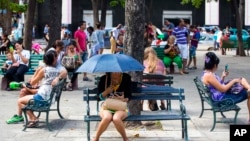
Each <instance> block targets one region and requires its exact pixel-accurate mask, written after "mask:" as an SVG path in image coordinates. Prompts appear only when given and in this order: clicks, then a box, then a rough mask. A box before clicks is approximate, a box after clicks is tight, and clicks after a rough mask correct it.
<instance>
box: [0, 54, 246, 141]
mask: <svg viewBox="0 0 250 141" xmlns="http://www.w3.org/2000/svg"><path fill="white" fill-rule="evenodd" d="M205 53H206V51H197V61H198V62H197V64H198V65H197V67H198V69H197V70H190V73H189V74H188V75H182V76H181V75H179V74H173V76H174V85H173V87H176V88H184V89H185V96H186V99H185V101H184V104H185V106H186V109H187V114H188V115H190V116H191V120H190V121H188V135H189V140H190V141H229V125H228V124H217V125H216V128H215V130H214V131H213V132H210V128H211V127H212V123H213V116H212V112H211V111H205V113H204V115H203V117H202V118H199V117H198V116H199V114H200V111H201V103H200V98H199V95H198V92H197V89H196V87H195V85H194V83H193V78H194V77H195V76H200V75H201V72H202V68H203V60H204V59H203V58H204V54H205ZM216 53H217V54H218V56H219V57H220V60H221V61H220V66H219V70H218V73H220V72H222V70H223V69H224V65H225V64H229V71H230V76H229V78H228V79H232V78H235V77H245V78H247V79H248V80H250V76H249V63H248V61H249V59H250V58H249V56H248V57H235V56H234V54H235V51H229V52H227V54H228V55H226V56H221V55H220V52H216ZM176 70H177V68H176ZM96 75H101V74H96ZM89 76H90V77H91V79H92V80H93V78H94V75H91V74H89ZM28 77H30V76H26V78H25V79H26V80H28ZM78 81H79V90H75V91H64V92H63V94H62V97H61V103H60V108H61V113H62V114H63V116H64V117H65V119H59V117H58V115H57V113H56V112H51V113H50V123H51V125H52V128H53V129H54V130H53V131H52V132H49V131H48V130H47V129H46V128H45V127H46V126H45V125H43V124H40V126H39V128H31V129H27V131H26V132H23V131H22V129H23V124H11V125H8V124H6V122H5V121H6V120H7V119H9V118H10V117H12V116H13V115H14V114H16V109H17V108H16V107H17V104H16V101H17V98H18V91H0V107H1V109H0V117H1V118H0V133H1V134H0V139H1V141H34V140H35V141H44V140H48V141H78V140H79V141H80V140H81V141H86V140H87V138H86V136H87V135H86V124H85V123H84V121H83V115H84V114H85V113H86V111H85V110H86V104H85V103H84V102H83V99H82V97H83V91H82V90H83V88H84V87H94V81H92V82H85V81H82V75H79V77H78ZM172 104H173V106H172V107H173V108H179V105H178V102H172ZM95 105H96V103H91V107H92V109H94V111H92V113H93V114H95V113H96V111H95ZM144 106H145V107H146V102H145V105H144ZM239 106H240V107H241V108H242V109H241V111H240V112H239V115H238V123H239V124H246V123H247V120H248V110H247V106H246V101H244V102H242V103H240V104H239ZM157 112H163V111H157ZM157 112H156V114H157ZM233 115H234V112H228V113H226V116H227V117H228V118H230V119H232V118H233ZM218 117H219V118H221V117H220V115H219V114H218ZM44 119H45V114H42V115H41V118H40V121H42V120H44ZM160 123H161V125H162V129H152V130H148V129H146V128H135V129H132V130H130V129H127V134H128V136H129V138H130V140H134V141H157V140H160V141H182V140H183V139H182V138H181V131H180V127H181V123H180V121H160ZM96 126H97V123H91V131H92V132H91V136H94V133H95V128H96ZM136 134H139V137H135V136H134V135H136ZM100 140H101V141H102V140H103V141H121V140H122V139H121V138H120V135H119V134H118V133H117V131H115V129H114V128H113V126H112V125H111V126H110V127H109V128H108V130H107V131H106V132H105V133H104V134H103V135H102V138H101V139H100Z"/></svg>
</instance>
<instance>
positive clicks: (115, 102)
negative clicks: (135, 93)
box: [103, 98, 127, 111]
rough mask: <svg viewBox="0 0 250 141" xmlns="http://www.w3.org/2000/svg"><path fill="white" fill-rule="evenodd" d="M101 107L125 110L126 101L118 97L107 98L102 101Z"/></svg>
mask: <svg viewBox="0 0 250 141" xmlns="http://www.w3.org/2000/svg"><path fill="white" fill-rule="evenodd" d="M103 109H105V110H114V111H125V110H126V109H127V102H123V101H121V100H119V99H114V98H107V99H106V100H105V101H104V103H103Z"/></svg>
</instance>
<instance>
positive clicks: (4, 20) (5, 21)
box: [0, 10, 12, 35]
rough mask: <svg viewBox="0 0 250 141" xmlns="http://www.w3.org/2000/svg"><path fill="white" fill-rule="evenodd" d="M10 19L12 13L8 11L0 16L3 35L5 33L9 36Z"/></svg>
mask: <svg viewBox="0 0 250 141" xmlns="http://www.w3.org/2000/svg"><path fill="white" fill-rule="evenodd" d="M11 17H12V12H11V11H10V10H7V13H5V14H3V13H1V14H0V21H1V22H0V26H1V27H2V29H3V33H6V34H8V35H10V34H11V25H12V23H11Z"/></svg>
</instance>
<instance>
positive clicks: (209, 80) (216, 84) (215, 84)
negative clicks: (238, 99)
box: [203, 74, 241, 92]
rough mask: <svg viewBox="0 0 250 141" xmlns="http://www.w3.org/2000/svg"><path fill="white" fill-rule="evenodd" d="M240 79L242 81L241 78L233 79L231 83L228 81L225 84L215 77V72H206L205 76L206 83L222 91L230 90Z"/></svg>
mask: <svg viewBox="0 0 250 141" xmlns="http://www.w3.org/2000/svg"><path fill="white" fill-rule="evenodd" d="M240 81H241V80H240V79H233V80H231V81H230V82H229V83H227V84H226V85H223V84H221V83H220V82H219V81H218V80H217V79H216V78H215V76H214V75H213V74H206V75H204V77H203V82H204V84H206V85H212V86H213V87H215V88H216V89H217V90H218V91H220V92H226V91H228V90H229V89H230V88H231V87H232V86H233V85H234V83H237V82H240Z"/></svg>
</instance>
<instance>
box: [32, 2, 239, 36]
mask: <svg viewBox="0 0 250 141" xmlns="http://www.w3.org/2000/svg"><path fill="white" fill-rule="evenodd" d="M63 1H68V0H63ZM70 1H71V9H70V16H71V17H70V19H71V24H69V25H68V27H69V29H70V30H71V31H73V32H74V31H75V30H76V29H77V27H78V23H79V21H81V20H85V21H86V22H87V23H89V24H90V25H91V24H92V23H93V12H92V5H91V0H70ZM180 3H181V0H152V3H150V0H146V4H145V7H146V21H151V22H152V23H153V24H154V25H156V26H157V27H159V28H161V27H162V24H163V21H164V19H168V20H169V21H171V22H173V23H174V24H175V25H176V24H177V21H178V19H180V18H183V19H184V20H185V21H186V22H188V23H190V24H194V25H200V26H203V25H205V24H206V22H207V21H208V20H207V21H206V15H209V16H210V20H211V21H214V20H213V19H214V18H215V17H216V16H217V18H218V21H217V23H218V25H219V26H220V27H222V28H224V27H225V26H226V25H230V26H232V27H235V14H234V12H233V11H234V10H233V6H231V3H230V2H227V1H226V0H220V1H219V4H218V7H212V6H210V10H207V9H208V8H207V7H206V4H205V3H203V4H202V5H201V6H200V8H195V7H193V6H192V5H191V4H188V5H181V4H180ZM48 7H49V1H48V0H45V2H44V3H42V4H38V17H37V21H36V23H37V27H38V32H39V34H41V35H42V31H43V26H44V25H45V24H46V23H48V20H49V18H48V17H49V13H50V12H49V10H48ZM214 9H217V11H216V10H214ZM63 10H66V9H65V8H63ZM206 12H209V13H210V14H208V13H207V14H206ZM62 13H64V14H65V13H67V12H65V11H63V12H62ZM211 13H212V14H211ZM124 14H125V10H124V8H123V7H121V6H116V7H110V6H108V8H107V17H106V18H107V20H106V27H114V26H116V25H118V24H119V23H121V24H124V22H125V15H124ZM38 19H39V20H38Z"/></svg>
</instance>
